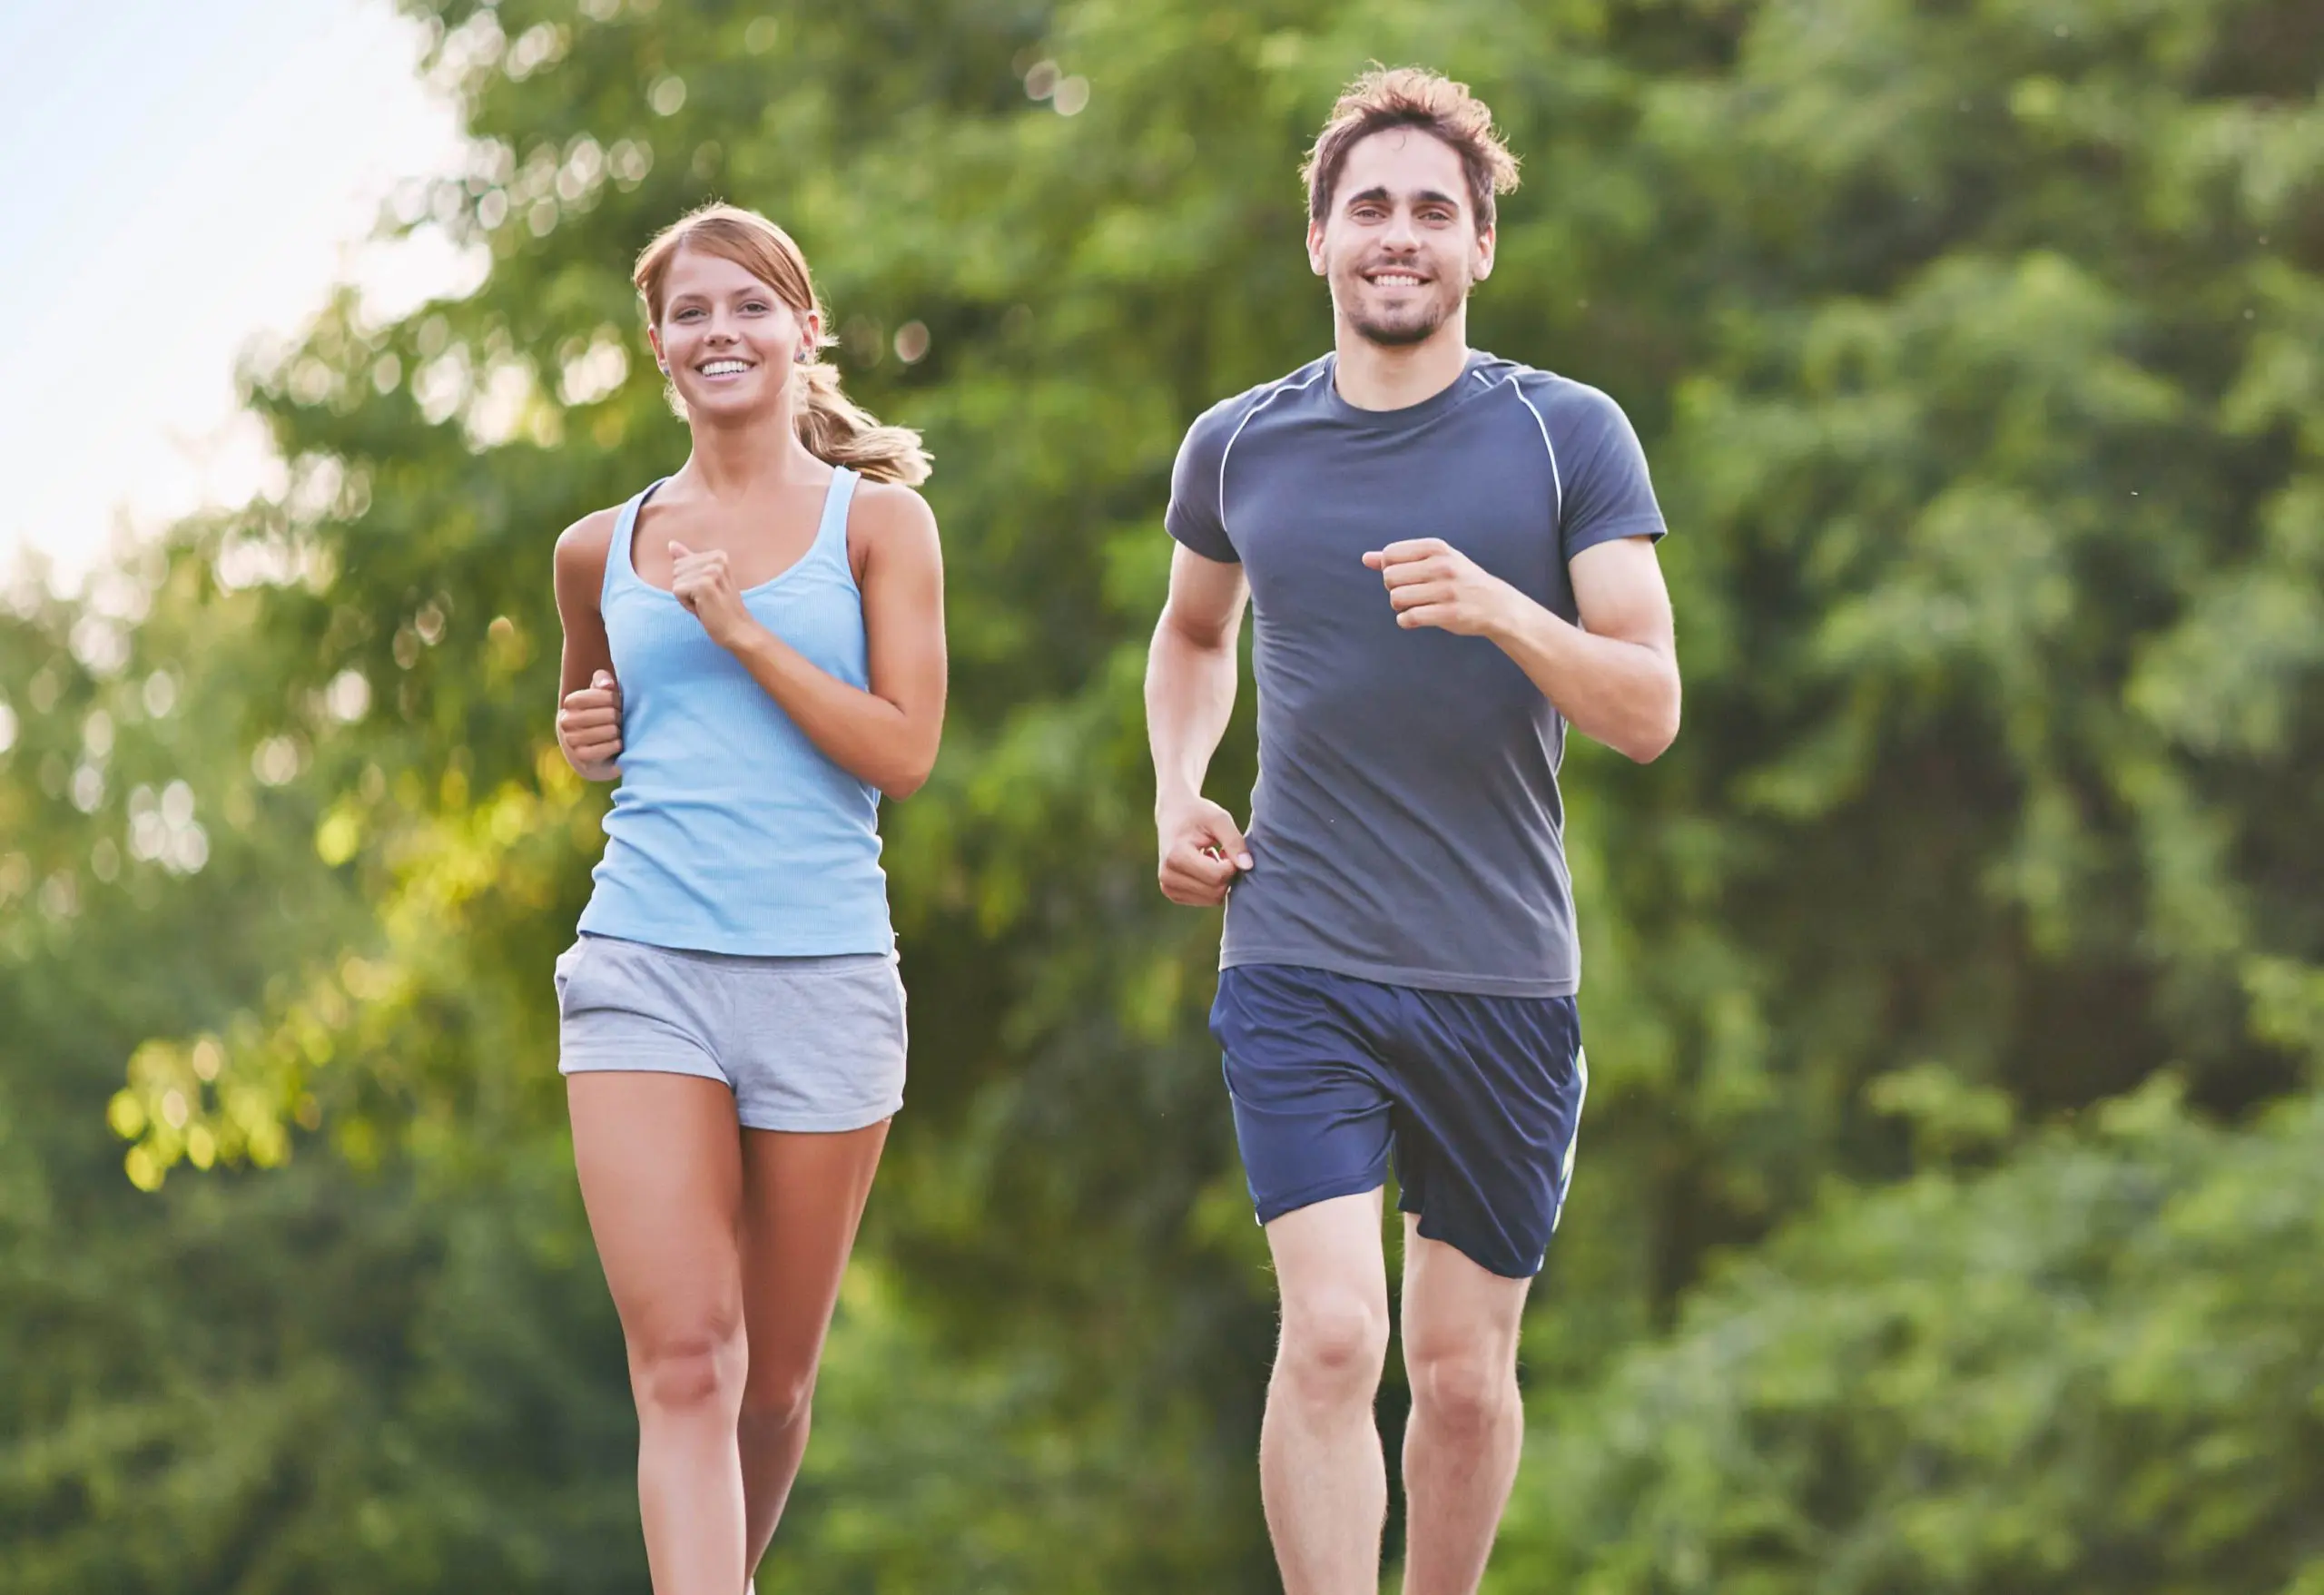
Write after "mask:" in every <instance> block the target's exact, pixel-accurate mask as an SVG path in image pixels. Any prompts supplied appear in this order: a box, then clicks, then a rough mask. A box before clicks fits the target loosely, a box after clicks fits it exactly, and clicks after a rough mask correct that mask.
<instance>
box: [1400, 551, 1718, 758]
mask: <svg viewBox="0 0 2324 1595" xmlns="http://www.w3.org/2000/svg"><path fill="white" fill-rule="evenodd" d="M1364 564H1365V565H1367V566H1371V567H1372V568H1373V569H1374V570H1376V571H1378V572H1380V575H1381V579H1382V580H1383V581H1384V583H1385V584H1386V586H1387V589H1388V602H1389V604H1390V605H1391V606H1393V608H1394V609H1395V611H1396V624H1397V625H1401V626H1407V627H1410V626H1416V625H1433V626H1441V627H1442V628H1443V629H1444V630H1446V631H1450V632H1457V633H1459V634H1461V635H1464V636H1480V637H1485V638H1488V639H1490V640H1491V641H1492V643H1494V644H1495V645H1497V646H1499V647H1500V649H1501V650H1502V652H1503V653H1505V654H1507V655H1509V656H1510V657H1511V658H1512V659H1513V660H1515V661H1516V662H1517V665H1518V668H1520V669H1521V670H1522V671H1524V672H1525V674H1526V675H1527V676H1528V677H1529V678H1531V681H1532V683H1533V684H1534V685H1535V686H1537V687H1540V688H1541V693H1542V694H1543V695H1544V696H1545V697H1547V698H1548V699H1549V700H1550V702H1551V703H1552V704H1555V705H1557V711H1558V713H1559V714H1562V715H1564V716H1565V718H1566V720H1567V722H1568V723H1569V724H1571V725H1572V726H1573V727H1574V728H1575V729H1576V730H1578V731H1580V732H1581V733H1582V734H1584V735H1585V736H1590V737H1594V738H1595V739H1597V740H1598V741H1600V742H1601V743H1605V744H1606V745H1607V746H1608V747H1610V748H1612V749H1613V750H1614V751H1615V752H1617V753H1622V754H1624V755H1626V756H1628V757H1630V758H1632V759H1635V760H1637V761H1638V762H1639V763H1641V764H1643V763H1649V761H1651V760H1653V759H1654V758H1655V757H1657V756H1658V755H1659V754H1660V753H1661V752H1662V750H1663V749H1665V748H1667V747H1669V745H1670V743H1671V741H1672V739H1673V738H1675V737H1676V736H1677V735H1678V734H1679V654H1678V647H1677V644H1676V642H1675V640H1674V638H1673V635H1672V628H1671V620H1670V594H1669V589H1668V588H1667V587H1665V586H1663V584H1662V566H1661V564H1660V562H1659V560H1657V559H1656V558H1655V556H1654V542H1653V539H1652V538H1650V537H1617V538H1614V539H1612V540H1611V541H1609V542H1603V543H1595V544H1592V545H1591V546H1589V547H1587V548H1584V549H1582V550H1581V552H1580V553H1579V554H1576V555H1575V556H1573V558H1572V560H1571V562H1570V563H1569V564H1568V566H1566V571H1567V575H1568V577H1569V579H1570V580H1571V582H1572V584H1573V597H1574V605H1575V607H1576V609H1577V610H1578V611H1579V612H1580V614H1581V625H1574V624H1572V623H1571V622H1570V621H1568V620H1565V619H1564V618H1562V617H1561V616H1560V615H1553V614H1551V612H1550V611H1549V610H1547V609H1545V608H1543V607H1542V606H1541V605H1539V604H1536V603H1535V602H1534V601H1533V600H1532V599H1531V598H1529V597H1527V596H1525V595H1524V594H1523V593H1521V592H1519V591H1518V590H1517V589H1516V588H1515V587H1512V586H1510V585H1509V584H1508V583H1507V582H1505V581H1502V579H1501V578H1500V577H1499V576H1493V575H1492V574H1491V573H1490V572H1488V571H1486V570H1485V569H1483V568H1482V566H1479V565H1478V564H1477V563H1476V562H1475V561H1474V560H1472V559H1471V558H1470V557H1469V556H1467V555H1465V554H1462V553H1461V552H1460V551H1459V550H1458V549H1456V548H1454V547H1452V546H1451V545H1449V544H1448V543H1446V542H1445V541H1444V540H1443V538H1441V537H1415V538H1413V539H1411V540H1409V541H1406V542H1402V543H1391V544H1390V545H1388V546H1387V547H1385V548H1382V549H1379V550H1377V551H1375V552H1374V553H1370V554H1366V555H1365V556H1364Z"/></svg>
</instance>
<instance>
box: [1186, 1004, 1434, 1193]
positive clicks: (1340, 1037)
mask: <svg viewBox="0 0 2324 1595" xmlns="http://www.w3.org/2000/svg"><path fill="white" fill-rule="evenodd" d="M1382 1000H1383V989H1381V988H1376V987H1370V986H1367V985H1366V984H1365V983H1364V982H1361V981H1355V980H1348V979H1346V978H1344V977H1342V976H1338V975H1334V974H1331V973H1329V972H1328V971H1325V970H1310V969H1302V968H1298V967H1295V966H1291V965H1281V964H1254V965H1245V966H1241V967H1238V968H1233V969H1227V970H1221V971H1220V972H1219V977H1218V998H1217V1000H1216V1002H1215V1003H1214V1004H1213V1005H1212V1007H1211V1014H1210V1029H1211V1034H1212V1035H1213V1036H1214V1037H1215V1038H1216V1039H1217V1041H1218V1044H1219V1048H1220V1050H1221V1051H1222V1052H1223V1053H1224V1054H1225V1055H1226V1059H1225V1073H1226V1089H1227V1095H1228V1097H1229V1098H1231V1100H1232V1103H1233V1106H1234V1111H1235V1139H1236V1145H1237V1146H1238V1147H1240V1149H1241V1151H1242V1155H1243V1170H1244V1173H1245V1175H1246V1177H1247V1178H1248V1180H1249V1183H1250V1189H1251V1206H1252V1207H1253V1208H1254V1210H1255V1211H1256V1214H1257V1216H1258V1220H1259V1222H1260V1223H1261V1224H1263V1225H1266V1226H1270V1228H1272V1226H1274V1225H1275V1222H1276V1221H1277V1220H1279V1219H1281V1218H1283V1217H1285V1216H1287V1215H1290V1214H1293V1213H1295V1212H1298V1211H1299V1210H1301V1209H1303V1208H1305V1207H1308V1206H1315V1205H1317V1204H1321V1203H1324V1202H1329V1201H1333V1200H1335V1199H1337V1198H1339V1197H1344V1196H1363V1195H1365V1194H1367V1193H1376V1192H1377V1191H1379V1189H1380V1188H1381V1187H1382V1186H1384V1184H1386V1182H1387V1178H1388V1154H1389V1147H1390V1145H1391V1142H1392V1139H1393V1115H1394V1112H1395V1109H1396V1103H1395V1101H1394V1098H1393V1096H1392V1095H1391V1093H1390V1091H1389V1089H1388V1087H1387V1085H1386V1083H1385V1081H1384V1078H1383V1070H1382V1068H1381V1064H1380V1059H1379V1048H1378V1040H1377V1033H1376V1031H1377V1025H1378V1022H1379V1020H1380V1019H1381V1018H1382V1016H1381V1015H1380V1014H1378V1013H1375V1012H1374V1011H1373V1009H1374V1008H1377V1007H1379V1006H1380V1005H1381V1003H1382Z"/></svg>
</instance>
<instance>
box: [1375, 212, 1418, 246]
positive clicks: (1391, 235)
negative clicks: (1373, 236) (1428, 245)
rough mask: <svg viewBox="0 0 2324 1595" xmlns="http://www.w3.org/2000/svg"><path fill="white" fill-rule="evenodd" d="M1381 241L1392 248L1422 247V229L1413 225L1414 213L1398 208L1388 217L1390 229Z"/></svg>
mask: <svg viewBox="0 0 2324 1595" xmlns="http://www.w3.org/2000/svg"><path fill="white" fill-rule="evenodd" d="M1381 241H1382V242H1383V243H1384V244H1386V245H1387V246H1388V248H1390V249H1392V250H1416V249H1418V248H1420V229H1419V228H1417V227H1415V226H1413V213H1412V212H1410V211H1405V210H1398V211H1397V212H1395V213H1394V214H1393V215H1391V216H1390V217H1389V218H1388V231H1387V234H1386V236H1385V237H1384V238H1383V239H1382V240H1381Z"/></svg>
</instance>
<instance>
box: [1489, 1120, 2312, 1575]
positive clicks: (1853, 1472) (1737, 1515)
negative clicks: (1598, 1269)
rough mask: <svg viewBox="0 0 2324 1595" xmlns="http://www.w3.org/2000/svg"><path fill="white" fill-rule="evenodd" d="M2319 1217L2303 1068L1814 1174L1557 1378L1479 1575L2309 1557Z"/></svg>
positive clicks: (2098, 1565)
mask: <svg viewBox="0 0 2324 1595" xmlns="http://www.w3.org/2000/svg"><path fill="white" fill-rule="evenodd" d="M2319 1245H2324V1100H2319V1098H2315V1097H2312V1096H2311V1097H2308V1098H2301V1099H2299V1100H2297V1101H2294V1102H2292V1103H2290V1104H2287V1105H2285V1106H2283V1107H2281V1108H2278V1109H2276V1110H2274V1111H2273V1112H2272V1113H2270V1115H2268V1116H2266V1117H2264V1118H2263V1120H2262V1121H2261V1123H2260V1125H2259V1126H2258V1127H2257V1128H2256V1129H2255V1130H2253V1131H2252V1132H2251V1133H2249V1134H2243V1135H2230V1134H2223V1133H2221V1131H2219V1130H2218V1129H2216V1128H2212V1127H2205V1126H2202V1125H2201V1124H2200V1123H2197V1122H2195V1121H2192V1120H2191V1119H2190V1118H2189V1117H2187V1116H2186V1115H2185V1114H2184V1113H2183V1111H2182V1110H2181V1105H2180V1103H2179V1102H2178V1101H2177V1100H2176V1096H2175V1092H2174V1090H2173V1089H2172V1088H2171V1087H2170V1086H2169V1085H2168V1084H2167V1083H2165V1082H2162V1081H2158V1082H2157V1083H2156V1085H2155V1086H2153V1087H2151V1088H2147V1089H2144V1090H2142V1091H2141V1092H2140V1093H2139V1094H2137V1095H2135V1096H2133V1097H2130V1098H2123V1099H2122V1100H2120V1101H2118V1102H2116V1103H2114V1104H2111V1105H2109V1107H2108V1108H2107V1109H2106V1110H2105V1111H2104V1112H2103V1113H2102V1114H2100V1115H2097V1116H2094V1123H2093V1126H2092V1127H2090V1129H2089V1130H2088V1132H2087V1133H2083V1134H2064V1133H2059V1134H2053V1135H2050V1136H2045V1137H2042V1138H2040V1139H2039V1140H2037V1141H2036V1142H2035V1143H2034V1144H2033V1146H2032V1147H2029V1148H2028V1150H2027V1151H2026V1153H2025V1155H2024V1157H2021V1158H2019V1159H2018V1160H2016V1161H2015V1162H2014V1163H2013V1164H2012V1165H2011V1166H2010V1167H2007V1168H2005V1169H2003V1170H2001V1171H2000V1172H1997V1173H1994V1174H1992V1175H1990V1176H1985V1177H1977V1178H1972V1179H1966V1180H1963V1179H1956V1178H1955V1177H1949V1176H1946V1175H1942V1174H1933V1175H1925V1176H1922V1177H1918V1178H1915V1179H1914V1180H1912V1181H1910V1182H1908V1183H1907V1184H1905V1186H1902V1187H1901V1188H1898V1189H1896V1190H1893V1191H1889V1192H1886V1193H1884V1194H1880V1195H1876V1196H1869V1197H1866V1196H1862V1195H1861V1194H1860V1193H1856V1192H1854V1191H1836V1192H1835V1193H1834V1199H1833V1200H1832V1201H1830V1202H1829V1203H1827V1205H1826V1206H1825V1209H1824V1210H1823V1211H1821V1212H1819V1213H1817V1215H1816V1216H1813V1217H1811V1218H1809V1219H1807V1220H1806V1221H1804V1222H1802V1223H1800V1224H1798V1225H1797V1226H1793V1227H1792V1228H1791V1229H1790V1230H1789V1231H1788V1232H1787V1234H1786V1235H1785V1236H1783V1237H1782V1238H1781V1239H1780V1240H1779V1241H1777V1242H1776V1243H1775V1244H1773V1245H1770V1246H1768V1247H1767V1248H1766V1249H1765V1250H1764V1251H1763V1252H1761V1253H1759V1254H1758V1255H1755V1256H1754V1257H1752V1258H1751V1259H1750V1260H1749V1261H1748V1262H1741V1263H1738V1264H1737V1265H1735V1266H1733V1267H1731V1268H1728V1269H1725V1270H1723V1271H1721V1273H1720V1274H1719V1275H1718V1278H1717V1279H1716V1280H1715V1281H1714V1282H1713V1283H1712V1284H1711V1285H1709V1286H1708V1287H1707V1288H1706V1289H1705V1290H1704V1291H1703V1292H1702V1293H1701V1294H1700V1295H1699V1296H1698V1297H1697V1298H1696V1299H1695V1300H1694V1301H1693V1302H1692V1303H1691V1304H1690V1305H1689V1309H1688V1311H1687V1314H1686V1317H1685V1322H1684V1324H1683V1325H1682V1327H1681V1328H1680V1330H1679V1334H1677V1335H1676V1336H1675V1337H1674V1338H1673V1339H1672V1340H1671V1341H1670V1342H1669V1344H1664V1345H1659V1346H1656V1347H1654V1348H1652V1349H1650V1350H1647V1351H1644V1352H1641V1353H1640V1354H1637V1355H1635V1356H1633V1357H1630V1358H1628V1359H1625V1360H1624V1362H1623V1363H1622V1364H1620V1365H1619V1366H1618V1367H1617V1368H1615V1369H1614V1370H1613V1371H1612V1372H1611V1373H1610V1374H1609V1376H1608V1378H1607V1379H1606V1380H1605V1382H1604V1383H1602V1384H1601V1385H1600V1386H1599V1387H1597V1388H1595V1389H1593V1390H1591V1391H1590V1392H1588V1393H1579V1394H1577V1395H1576V1396H1575V1397H1574V1398H1573V1399H1572V1400H1571V1401H1567V1402H1562V1403H1559V1417H1560V1422H1559V1423H1558V1424H1557V1426H1556V1430H1555V1433H1554V1437H1553V1438H1551V1439H1549V1440H1548V1441H1547V1442H1546V1444H1545V1446H1544V1452H1545V1454H1542V1455H1541V1456H1539V1457H1537V1458H1536V1465H1535V1467H1534V1469H1533V1470H1532V1472H1531V1475H1530V1481H1529V1483H1528V1484H1527V1486H1526V1487H1525V1489H1524V1491H1523V1492H1522V1493H1521V1497H1520V1500H1519V1501H1518V1502H1517V1504H1516V1506H1515V1509H1514V1510H1513V1511H1512V1515H1511V1518H1510V1521H1509V1523H1508V1525H1507V1527H1506V1529H1505V1530H1504V1531H1503V1535H1502V1544H1501V1548H1500V1552H1499V1555H1498V1558H1497V1563H1496V1568H1495V1571H1494V1574H1493V1576H1492V1580H1489V1582H1488V1585H1487V1588H1488V1589H1489V1590H1509V1591H1517V1590H1551V1589H1556V1590H1575V1591H1577V1595H1621V1592H1639V1595H1644V1592H1646V1591H1653V1592H1654V1595H1683V1592H1686V1591H1693V1590H1705V1591H1708V1590H1718V1591H1720V1592H1721V1595H1730V1592H1732V1595H1777V1592H1789V1591H1799V1592H1802V1595H1805V1592H1806V1591H1811V1590H1813V1591H1817V1592H1819V1595H1846V1592H1849V1591H1871V1590H1932V1591H1935V1590H1963V1591H1967V1590H2014V1591H2023V1592H2024V1595H2050V1592H2055V1595H2069V1592H2071V1591H2080V1590H2100V1589H2102V1590H2119V1591H2122V1592H2124V1595H2192V1592H2194V1591H2198V1590H2201V1591H2215V1590H2249V1591H2251V1592H2252V1595H2308V1592H2309V1591H2313V1590H2318V1589H2324V1549H2319V1544H2318V1541H2317V1535H2316V1526H2317V1513H2318V1511H2319V1505H2324V1410H2319V1406H2318V1403H2317V1400H2316V1393H2317V1391H2318V1390H2319V1388H2324V1359H2320V1358H2319V1349H2318V1348H2319V1347H2324V1278H2319V1275H2318V1273H2317V1270H2316V1269H2315V1267H2314V1266H2313V1259H2314V1257H2315V1255H2316V1253H2317V1248H2318V1247H2319Z"/></svg>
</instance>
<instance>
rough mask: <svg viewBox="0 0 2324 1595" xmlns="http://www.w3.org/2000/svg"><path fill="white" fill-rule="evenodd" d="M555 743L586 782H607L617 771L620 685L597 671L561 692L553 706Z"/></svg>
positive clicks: (611, 675)
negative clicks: (581, 684) (584, 681)
mask: <svg viewBox="0 0 2324 1595" xmlns="http://www.w3.org/2000/svg"><path fill="white" fill-rule="evenodd" d="M556 745H557V746H558V747H560V748H562V749H564V750H565V759H566V763H569V764H571V765H572V766H573V768H574V769H575V770H576V771H577V772H579V773H580V774H581V776H582V778H583V779H585V780H588V781H611V780H613V779H614V778H615V777H616V776H618V775H619V774H620V773H621V767H620V766H619V765H618V764H616V763H614V761H615V759H616V758H618V757H620V755H621V684H620V683H619V682H617V681H615V679H614V677H613V673H612V672H611V671H607V670H600V671H599V672H597V674H595V675H593V676H591V677H590V678H589V684H588V685H587V686H585V687H576V688H574V690H573V691H571V692H569V693H567V694H565V701H564V702H563V703H562V704H558V705H557V708H556Z"/></svg>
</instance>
